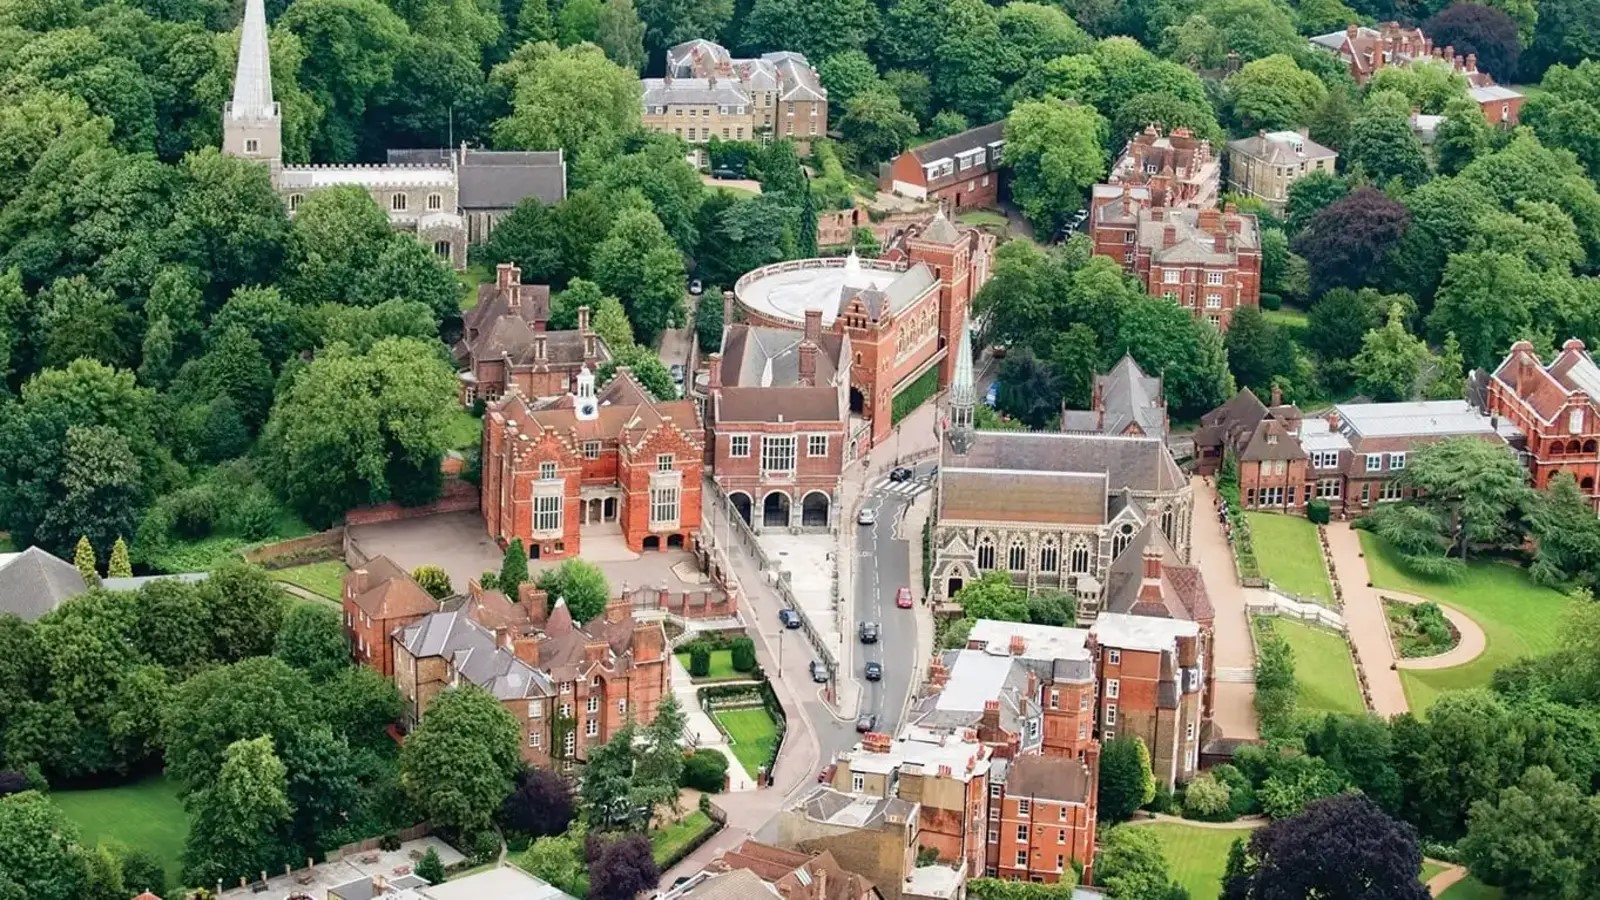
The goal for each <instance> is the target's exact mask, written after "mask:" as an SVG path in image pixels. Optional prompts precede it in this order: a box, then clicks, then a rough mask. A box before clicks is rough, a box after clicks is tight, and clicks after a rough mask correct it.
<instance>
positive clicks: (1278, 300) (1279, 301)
mask: <svg viewBox="0 0 1600 900" xmlns="http://www.w3.org/2000/svg"><path fill="white" fill-rule="evenodd" d="M1261 308H1262V309H1282V308H1283V298H1282V297H1279V296H1278V295H1277V294H1269V293H1267V292H1266V291H1262V292H1261Z"/></svg>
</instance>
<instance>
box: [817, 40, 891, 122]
mask: <svg viewBox="0 0 1600 900" xmlns="http://www.w3.org/2000/svg"><path fill="white" fill-rule="evenodd" d="M817 75H818V76H819V77H820V78H821V79H822V86H823V87H825V88H827V89H828V102H829V104H838V108H839V109H843V108H844V107H845V106H846V105H848V104H849V103H850V98H852V97H855V96H857V95H859V94H863V93H866V92H867V91H869V90H873V89H876V88H881V87H882V82H881V81H880V80H879V78H878V67H877V66H875V65H873V64H872V58H871V57H869V56H867V54H866V53H864V52H862V51H860V50H843V51H840V52H838V53H835V54H834V55H832V56H830V57H828V58H827V59H825V60H823V61H822V65H820V66H818V67H817Z"/></svg>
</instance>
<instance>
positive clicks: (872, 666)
mask: <svg viewBox="0 0 1600 900" xmlns="http://www.w3.org/2000/svg"><path fill="white" fill-rule="evenodd" d="M866 675H867V680H868V681H882V680H883V663H881V662H878V661H877V660H873V661H872V662H869V663H867V671H866Z"/></svg>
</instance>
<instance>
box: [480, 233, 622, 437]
mask: <svg viewBox="0 0 1600 900" xmlns="http://www.w3.org/2000/svg"><path fill="white" fill-rule="evenodd" d="M549 324H550V288H549V286H548V285H543V284H523V283H522V270H521V269H519V268H517V267H516V266H515V265H514V264H512V263H501V264H500V265H499V266H498V267H496V269H495V280H494V283H493V284H481V285H479V286H478V302H477V305H475V306H474V307H473V308H472V309H469V310H467V311H466V312H464V313H462V314H461V326H462V330H461V340H459V341H457V342H456V345H455V348H454V351H453V352H454V355H455V359H456V364H457V365H459V366H460V367H461V373H460V375H459V376H458V378H459V379H460V381H461V402H462V403H463V404H465V405H468V406H470V405H472V403H473V402H474V401H477V400H484V401H491V400H496V399H499V397H500V396H501V395H502V394H504V393H505V392H506V391H507V390H508V389H509V388H510V386H511V385H515V386H516V388H517V390H518V391H520V392H521V393H522V395H523V396H524V397H559V396H561V395H562V394H566V393H569V392H571V391H572V390H573V389H574V386H575V385H576V383H577V382H576V379H577V376H578V372H579V371H580V370H581V369H584V368H586V367H587V368H588V369H589V370H590V371H594V370H595V369H596V368H597V367H599V365H600V364H601V363H603V362H605V361H606V360H609V359H610V358H611V353H610V351H609V350H608V349H607V348H606V346H605V343H604V342H603V341H601V340H600V336H599V335H597V334H595V333H594V331H593V330H592V329H591V328H590V327H589V308H588V307H586V306H585V307H580V308H579V309H578V328H577V330H575V331H570V330H569V331H551V330H550V329H549Z"/></svg>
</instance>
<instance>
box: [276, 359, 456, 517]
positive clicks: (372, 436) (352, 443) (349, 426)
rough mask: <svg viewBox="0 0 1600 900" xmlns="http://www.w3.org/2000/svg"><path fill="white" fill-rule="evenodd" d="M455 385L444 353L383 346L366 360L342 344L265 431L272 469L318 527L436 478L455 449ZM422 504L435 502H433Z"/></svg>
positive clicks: (310, 371)
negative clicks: (451, 446)
mask: <svg viewBox="0 0 1600 900" xmlns="http://www.w3.org/2000/svg"><path fill="white" fill-rule="evenodd" d="M454 394H455V377H454V376H453V375H452V374H451V372H450V368H449V366H447V365H446V364H445V363H444V361H443V360H442V359H440V357H439V354H438V353H437V351H436V350H435V348H434V347H431V346H429V345H427V344H425V343H423V342H421V341H418V340H415V339H412V338H389V339H386V340H382V341H379V342H378V343H376V344H374V345H373V346H372V349H371V350H369V351H367V352H366V353H364V354H357V353H355V352H353V351H351V350H350V348H348V347H345V346H343V345H337V346H334V347H332V348H329V349H327V350H324V351H323V352H322V353H319V354H318V355H317V358H316V359H314V360H312V361H311V362H310V363H309V364H307V365H306V366H305V367H304V368H302V369H300V370H299V371H298V372H297V373H296V374H295V375H294V376H293V378H292V379H291V380H290V381H289V383H288V385H287V386H286V387H285V388H284V389H283V390H282V391H281V393H280V395H279V397H278V400H277V402H276V403H275V404H274V406H273V409H272V415H271V417H270V418H269V419H268V422H267V427H266V430H265V433H264V437H263V439H264V441H265V443H266V446H267V448H268V449H267V455H268V458H269V461H270V464H271V471H272V474H273V476H274V477H275V480H276V481H277V483H278V485H279V487H280V490H281V491H282V493H283V494H284V495H285V496H286V497H287V498H288V500H289V502H290V503H291V504H292V505H293V506H294V507H295V508H296V509H297V510H299V511H300V512H301V513H302V514H303V515H305V516H306V517H307V518H308V519H310V520H311V521H313V522H319V523H325V522H330V521H332V520H333V519H334V517H336V516H338V515H340V514H342V513H343V512H344V511H345V510H347V509H349V508H351V507H353V506H359V505H361V504H364V503H377V502H382V501H384V500H387V499H389V498H390V497H400V498H402V499H405V498H406V496H407V494H406V490H407V488H408V486H409V485H408V480H415V479H418V478H419V477H420V476H421V474H422V473H431V474H432V476H433V477H432V479H431V482H432V485H433V488H434V491H433V492H434V493H435V494H436V493H437V468H438V461H439V458H440V456H441V455H442V454H443V452H444V449H445V446H446V444H447V443H448V433H447V427H448V420H449V409H450V398H451V397H452V396H454ZM416 499H420V500H426V499H431V497H430V496H423V497H418V498H416Z"/></svg>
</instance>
